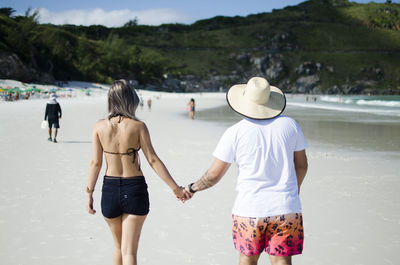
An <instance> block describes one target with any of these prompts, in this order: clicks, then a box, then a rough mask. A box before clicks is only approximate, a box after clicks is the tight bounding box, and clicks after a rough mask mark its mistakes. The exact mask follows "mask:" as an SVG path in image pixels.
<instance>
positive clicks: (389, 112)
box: [287, 102, 400, 117]
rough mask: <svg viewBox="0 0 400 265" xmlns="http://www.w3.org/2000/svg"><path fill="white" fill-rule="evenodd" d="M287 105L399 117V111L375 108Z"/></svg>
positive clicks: (296, 103) (308, 104)
mask: <svg viewBox="0 0 400 265" xmlns="http://www.w3.org/2000/svg"><path fill="white" fill-rule="evenodd" d="M287 105H291V106H297V107H303V108H313V109H325V110H334V111H347V112H360V113H371V114H378V115H388V116H397V117H400V111H399V110H390V109H376V108H360V107H359V108H357V107H356V105H355V107H350V106H349V107H344V106H343V105H342V106H340V105H324V104H310V103H298V102H287Z"/></svg>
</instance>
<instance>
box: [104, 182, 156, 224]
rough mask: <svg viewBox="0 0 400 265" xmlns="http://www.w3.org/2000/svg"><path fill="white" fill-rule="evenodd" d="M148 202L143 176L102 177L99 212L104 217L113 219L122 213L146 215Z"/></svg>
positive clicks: (148, 206)
mask: <svg viewBox="0 0 400 265" xmlns="http://www.w3.org/2000/svg"><path fill="white" fill-rule="evenodd" d="M149 208H150V202H149V193H148V192H147V184H146V181H145V179H144V177H143V176H137V177H111V176H104V180H103V188H102V195H101V212H102V214H103V216H104V217H107V218H115V217H118V216H120V215H122V214H123V213H127V214H134V215H147V214H148V213H149Z"/></svg>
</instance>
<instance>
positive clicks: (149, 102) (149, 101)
mask: <svg viewBox="0 0 400 265" xmlns="http://www.w3.org/2000/svg"><path fill="white" fill-rule="evenodd" d="M151 103H152V101H151V98H149V99H148V100H147V107H148V108H149V110H151Z"/></svg>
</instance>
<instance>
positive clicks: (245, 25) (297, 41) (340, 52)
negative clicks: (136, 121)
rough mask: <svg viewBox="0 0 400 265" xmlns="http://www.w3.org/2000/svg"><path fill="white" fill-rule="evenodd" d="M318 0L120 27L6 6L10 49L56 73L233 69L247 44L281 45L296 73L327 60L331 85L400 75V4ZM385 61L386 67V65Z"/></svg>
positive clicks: (146, 78)
mask: <svg viewBox="0 0 400 265" xmlns="http://www.w3.org/2000/svg"><path fill="white" fill-rule="evenodd" d="M389 2H390V1H388V2H387V3H385V4H377V3H372V2H371V3H369V4H356V3H352V2H348V1H347V0H309V1H306V2H303V3H301V4H299V5H297V6H289V7H286V8H284V9H281V10H273V12H271V13H259V14H254V15H249V16H247V17H223V16H218V17H214V18H211V19H205V20H200V21H197V22H195V23H193V24H191V25H184V24H164V25H160V26H145V25H138V24H137V19H136V18H135V19H133V20H131V21H128V22H127V23H126V24H125V25H124V26H122V27H119V28H107V27H104V26H99V25H93V26H88V27H86V26H74V25H63V26H55V25H50V24H39V23H38V22H37V13H35V12H31V11H30V10H28V11H27V13H26V14H25V16H14V15H13V14H14V10H12V9H11V8H0V51H1V52H6V53H13V54H16V55H18V57H19V58H20V59H21V60H22V62H23V63H24V64H26V65H28V66H30V67H32V68H35V69H37V70H38V71H41V72H46V73H49V74H51V75H52V76H54V78H55V79H56V80H71V79H75V80H87V81H96V82H108V83H109V82H111V81H112V80H113V79H115V78H122V77H125V78H129V79H135V80H138V81H139V83H149V82H150V83H151V82H157V81H160V80H162V79H163V76H164V75H165V74H170V75H175V76H180V75H195V76H198V77H205V76H209V75H228V74H230V73H232V72H234V71H238V69H239V70H240V69H245V68H246V67H247V68H248V67H249V66H248V65H249V61H248V60H246V58H244V59H240V58H241V57H240V55H241V54H250V55H251V56H263V55H264V56H265V55H266V54H278V53H279V54H281V55H282V56H283V61H284V63H285V75H284V76H280V77H278V78H277V80H274V81H277V82H278V81H280V80H279V79H282V78H284V77H285V76H286V77H289V78H291V79H295V78H296V73H295V69H296V67H298V66H299V65H300V64H301V63H302V62H304V61H313V62H319V63H321V64H322V65H325V66H330V67H332V68H333V69H334V71H328V70H327V69H326V68H325V69H324V70H322V72H321V75H320V78H321V85H322V87H323V88H326V87H329V86H332V85H334V84H337V83H340V82H342V81H344V80H345V81H346V82H353V81H354V82H355V81H357V80H360V79H365V80H374V81H376V82H378V84H379V86H381V87H387V86H393V84H395V83H396V82H397V84H398V83H399V82H400V79H399V78H400V75H399V73H400V64H399V62H400V4H394V3H389ZM376 69H379V71H377V70H376Z"/></svg>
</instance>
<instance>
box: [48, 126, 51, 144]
mask: <svg viewBox="0 0 400 265" xmlns="http://www.w3.org/2000/svg"><path fill="white" fill-rule="evenodd" d="M47 140H49V141H51V127H49V139H47Z"/></svg>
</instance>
